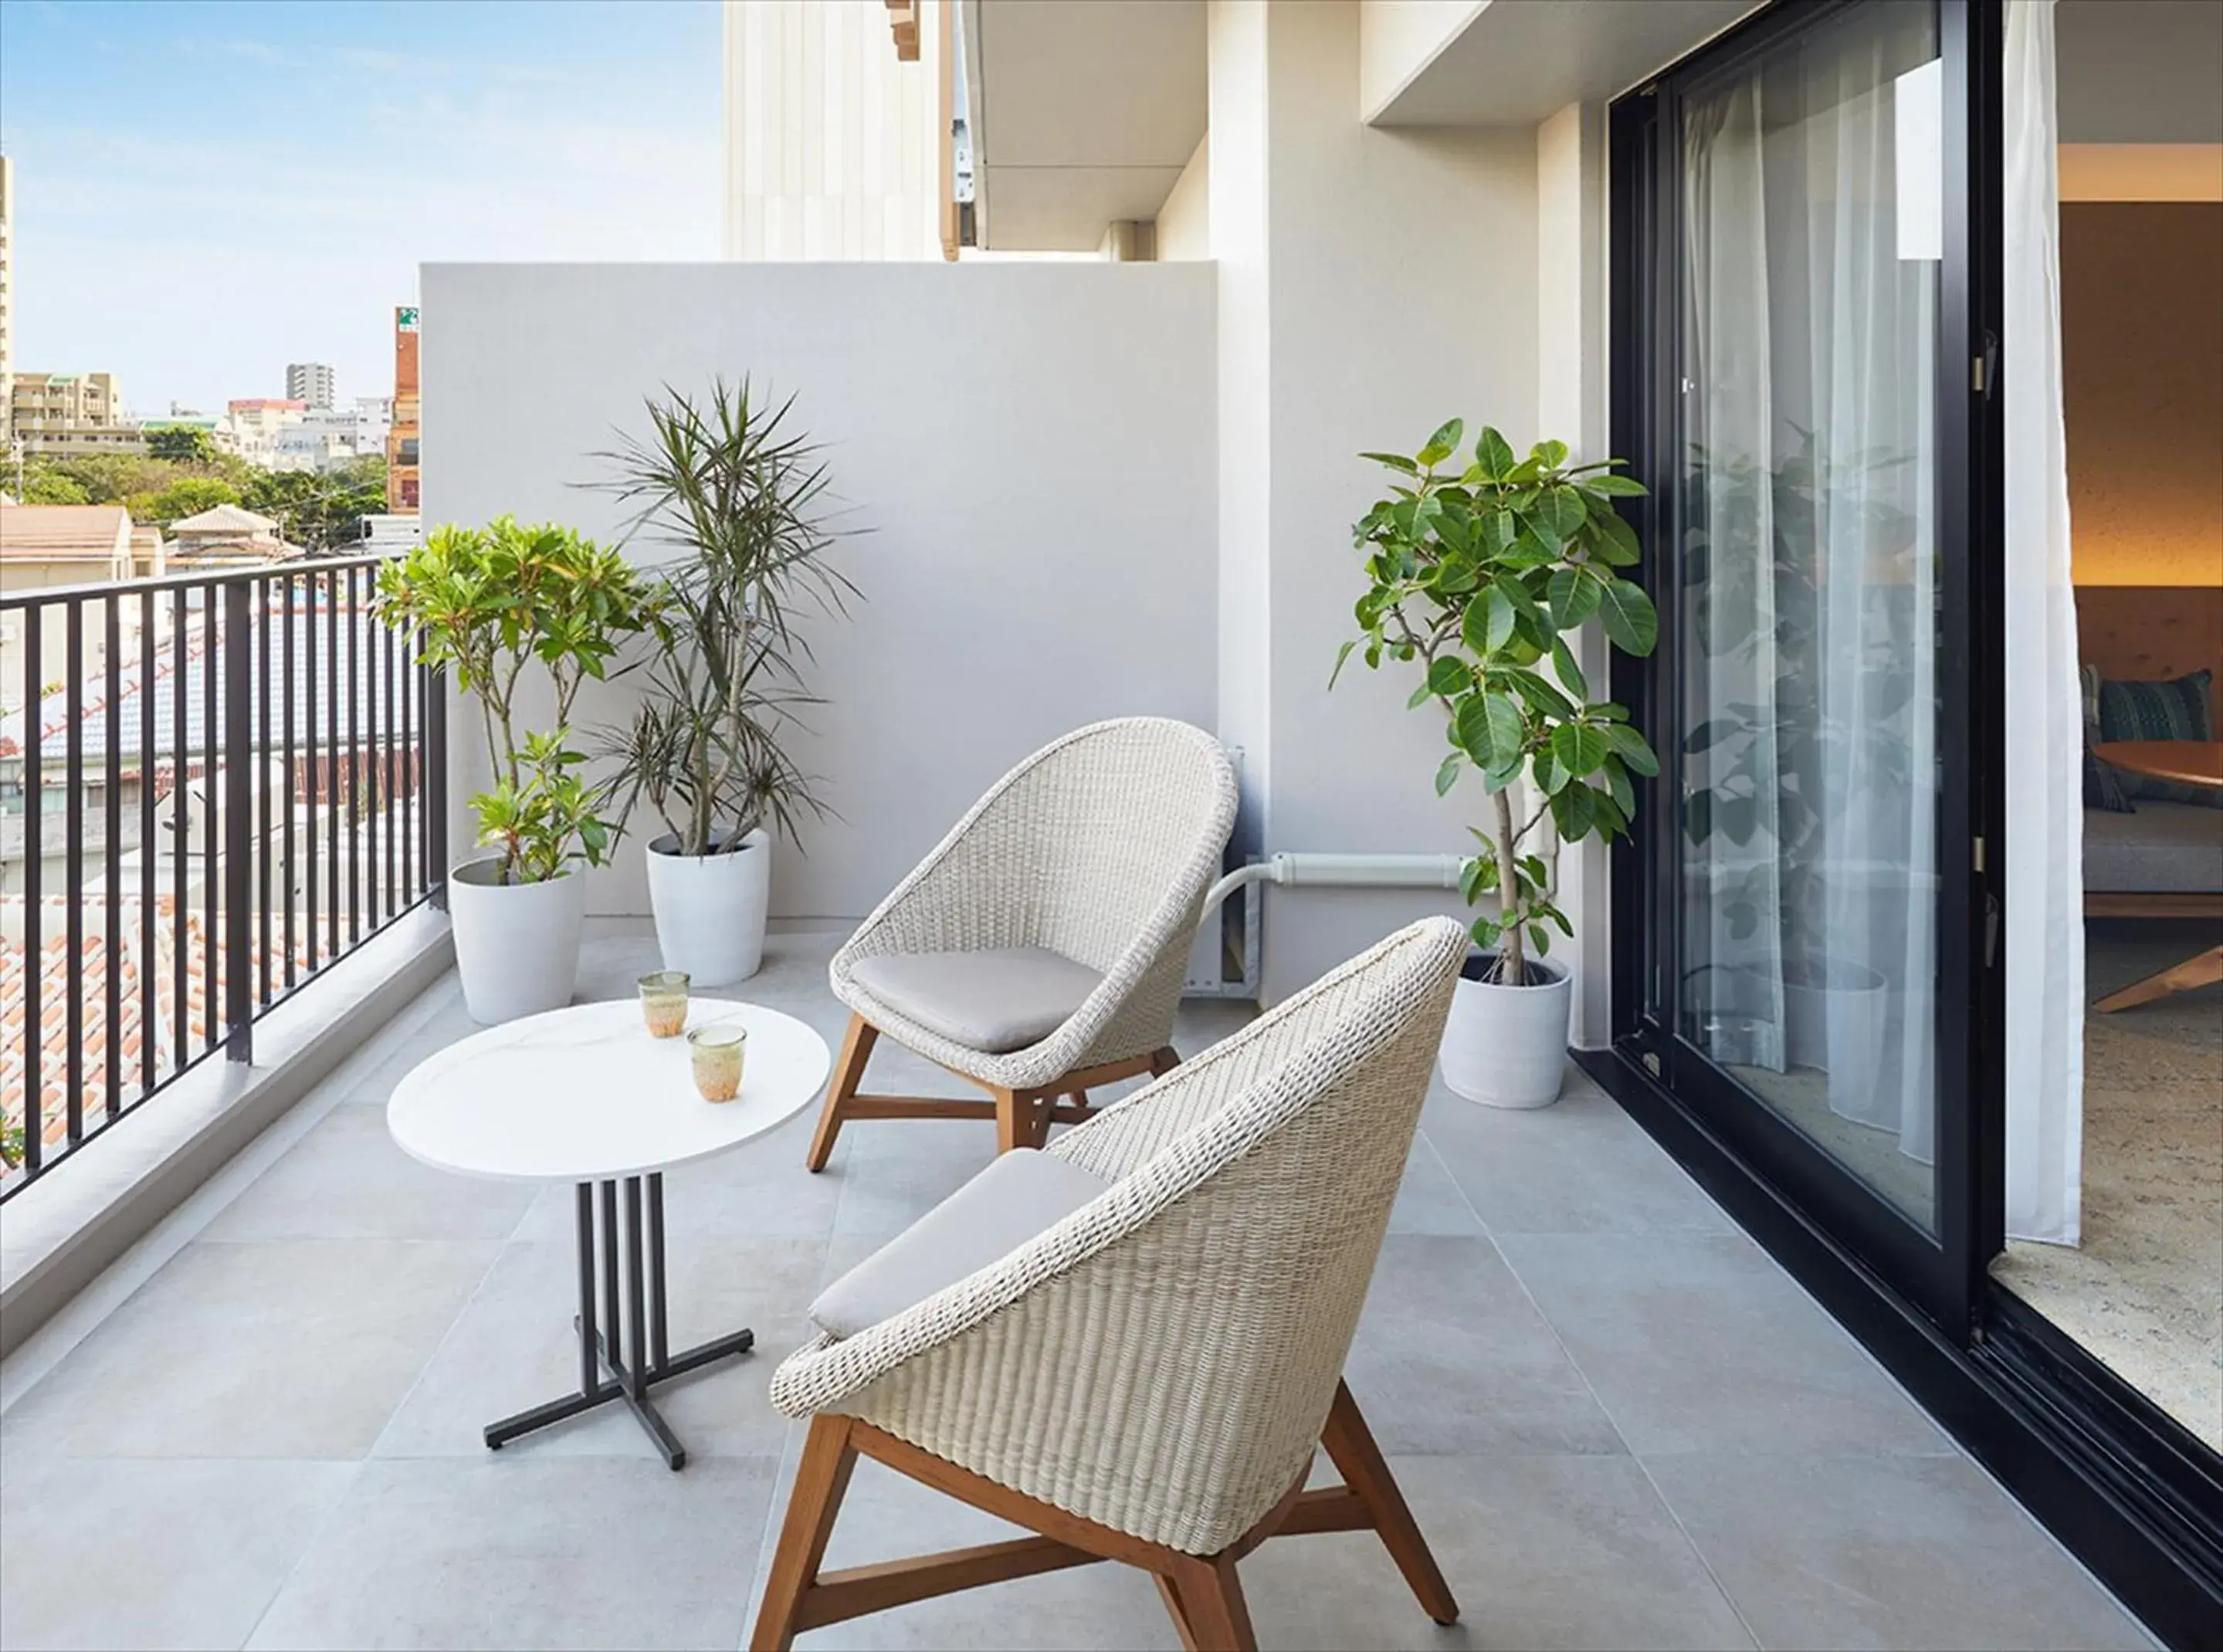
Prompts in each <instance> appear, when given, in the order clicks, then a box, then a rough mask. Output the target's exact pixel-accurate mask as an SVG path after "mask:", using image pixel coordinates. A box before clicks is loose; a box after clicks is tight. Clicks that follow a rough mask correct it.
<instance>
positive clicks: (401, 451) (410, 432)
mask: <svg viewBox="0 0 2223 1652" xmlns="http://www.w3.org/2000/svg"><path fill="white" fill-rule="evenodd" d="M417 416H418V410H417V306H416V305H413V304H405V305H395V306H394V409H393V418H392V423H391V424H389V426H388V427H387V436H386V508H387V512H388V513H389V514H392V515H395V516H414V515H416V514H417V508H418V480H417V442H418V431H417Z"/></svg>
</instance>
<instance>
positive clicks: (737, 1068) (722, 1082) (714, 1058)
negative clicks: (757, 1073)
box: [687, 1022, 749, 1102]
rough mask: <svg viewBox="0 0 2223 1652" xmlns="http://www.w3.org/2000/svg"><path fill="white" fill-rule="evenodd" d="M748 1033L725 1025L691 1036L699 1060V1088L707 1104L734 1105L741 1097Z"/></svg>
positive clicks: (697, 1077)
mask: <svg viewBox="0 0 2223 1652" xmlns="http://www.w3.org/2000/svg"><path fill="white" fill-rule="evenodd" d="M748 1040H749V1033H748V1029H747V1028H746V1027H735V1026H734V1025H733V1024H732V1023H730V1022H722V1023H720V1024H717V1025H715V1026H710V1027H696V1029H695V1030H694V1031H693V1032H691V1033H689V1034H688V1035H687V1042H688V1044H689V1045H690V1046H692V1052H693V1055H694V1059H695V1088H696V1090H700V1091H701V1092H702V1099H703V1100H704V1101H706V1102H730V1101H732V1100H733V1099H734V1096H738V1095H740V1093H741V1056H742V1053H743V1052H744V1051H745V1050H746V1047H747V1045H748Z"/></svg>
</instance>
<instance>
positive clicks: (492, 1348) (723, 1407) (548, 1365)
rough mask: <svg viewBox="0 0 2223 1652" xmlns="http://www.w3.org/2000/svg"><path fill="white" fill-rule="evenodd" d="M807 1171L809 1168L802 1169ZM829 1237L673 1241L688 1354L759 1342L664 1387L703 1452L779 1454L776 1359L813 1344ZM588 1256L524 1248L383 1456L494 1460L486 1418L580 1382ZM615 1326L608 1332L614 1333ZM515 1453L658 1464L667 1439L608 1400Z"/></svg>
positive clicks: (676, 1330)
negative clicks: (773, 1389)
mask: <svg viewBox="0 0 2223 1652" xmlns="http://www.w3.org/2000/svg"><path fill="white" fill-rule="evenodd" d="M795 1173H796V1174H797V1175H800V1174H802V1171H800V1170H797V1171H796V1172H795ZM824 1250H825V1247H824V1245H823V1243H822V1241H815V1240H782V1239H746V1238H735V1237H718V1236H708V1235H697V1236H696V1237H693V1238H690V1239H688V1240H685V1241H677V1240H675V1241H674V1242H673V1243H672V1244H671V1247H670V1257H671V1287H670V1294H671V1348H672V1350H673V1351H674V1352H677V1351H679V1350H681V1349H684V1348H687V1347H692V1346H693V1345H695V1344H696V1343H697V1342H702V1341H709V1340H710V1339H711V1338H713V1337H717V1336H723V1335H727V1334H728V1333H729V1332H733V1331H737V1330H740V1329H742V1328H743V1327H744V1326H746V1327H747V1328H748V1329H751V1330H753V1331H754V1332H755V1333H756V1334H757V1347H756V1349H755V1350H754V1351H753V1352H752V1353H750V1354H742V1355H740V1356H738V1357H736V1358H734V1359H731V1360H720V1361H718V1363H717V1364H715V1365H713V1366H704V1367H703V1368H702V1370H700V1371H698V1372H689V1373H688V1374H687V1375H686V1376H684V1377H681V1378H677V1379H674V1380H672V1381H671V1382H669V1383H665V1384H663V1385H659V1386H658V1388H657V1389H656V1390H655V1398H656V1404H657V1407H658V1410H661V1411H662V1412H663V1413H664V1420H665V1421H666V1422H668V1423H671V1427H672V1429H673V1431H674V1432H675V1433H677V1435H678V1436H679V1439H680V1442H681V1443H682V1444H683V1445H684V1446H685V1447H686V1448H687V1453H688V1456H689V1459H690V1461H691V1460H694V1459H696V1458H697V1457H709V1456H764V1457H777V1456H778V1454H779V1451H780V1446H781V1442H782V1441H783V1439H784V1435H785V1432H786V1429H787V1423H786V1420H785V1419H784V1418H783V1417H781V1416H779V1415H778V1413H777V1412H775V1411H774V1410H772V1409H771V1401H770V1399H769V1398H766V1386H767V1385H768V1384H769V1383H770V1381H771V1372H772V1370H773V1368H774V1367H775V1366H777V1365H778V1363H779V1361H780V1360H783V1359H784V1358H785V1357H786V1356H787V1355H788V1354H790V1353H791V1352H793V1351H794V1350H795V1349H796V1348H797V1347H801V1346H802V1345H803V1342H805V1341H808V1340H809V1336H808V1334H807V1333H806V1331H805V1329H804V1328H803V1317H802V1315H803V1309H804V1308H805V1307H806V1306H808V1305H809V1302H810V1299H811V1297H812V1296H813V1295H815V1294H816V1290H817V1286H818V1278H819V1274H820V1272H821V1271H822V1265H823V1260H824ZM577 1266H578V1265H577V1252H576V1249H575V1248H574V1247H573V1246H571V1245H570V1244H555V1243H551V1244H513V1245H511V1246H510V1247H507V1249H506V1250H505V1251H504V1252H503V1253H502V1257H501V1261H500V1262H498V1263H496V1264H495V1266H494V1270H493V1272H491V1273H489V1274H488V1276H487V1278H486V1282H485V1284H484V1285H482V1287H481V1288H480V1290H479V1291H478V1292H477V1294H476V1295H475V1296H474V1297H472V1298H471V1302H470V1305H469V1307H468V1308H467V1309H465V1310H464V1311H463V1315H462V1316H461V1317H460V1318H459V1319H458V1320H457V1322H456V1326H455V1329H454V1330H453V1331H452V1332H451V1333H450V1335H449V1336H448V1338H447V1339H446V1341H444V1342H443V1343H442V1344H441V1345H440V1348H439V1351H438V1353H437V1354H434V1355H433V1356H432V1358H431V1362H430V1363H429V1364H428V1365H427V1366H425V1373H424V1376H423V1378H422V1379H420V1380H419V1382H418V1384H417V1385H416V1386H415V1388H414V1389H413V1390H412V1391H411V1392H410V1394H409V1396H408V1398H407V1399H406V1401H405V1402H404V1403H403V1404H402V1405H401V1407H400V1411H399V1412H398V1413H397V1414H396V1415H395V1416H394V1421H393V1423H392V1426H390V1427H389V1428H388V1429H387V1430H386V1431H385V1433H384V1434H383V1435H381V1437H380V1438H379V1441H378V1443H377V1447H376V1452H375V1454H376V1455H378V1456H380V1457H443V1456H458V1457H470V1456H484V1455H485V1454H487V1451H486V1445H485V1442H484V1440H483V1437H482V1430H483V1429H484V1428H485V1426H486V1425H487V1424H488V1423H492V1422H495V1421H497V1420H498V1419H500V1418H501V1417H504V1416H510V1415H512V1414H513V1413H515V1412H518V1411H522V1410H526V1409H528V1408H530V1407H532V1406H534V1405H538V1404H541V1403H542V1402H544V1401H546V1400H551V1399H557V1398H562V1397H563V1396H564V1395H565V1394H569V1393H574V1392H576V1391H577V1389H578V1380H579V1343H578V1337H577V1334H576V1332H575V1331H574V1330H573V1329H572V1324H571V1322H572V1316H573V1314H574V1313H575V1311H576V1303H577V1298H578V1286H577V1277H578V1276H577ZM605 1334H607V1328H605ZM502 1454H503V1455H505V1456H515V1457H524V1456H620V1457H633V1458H641V1459H644V1460H645V1459H649V1458H652V1457H653V1456H654V1454H655V1450H654V1448H653V1446H652V1444H651V1443H650V1441H649V1439H648V1436H647V1435H646V1434H645V1432H643V1430H642V1429H641V1427H640V1425H639V1423H636V1422H635V1421H634V1420H633V1416H632V1414H631V1413H630V1412H629V1411H627V1410H626V1409H625V1407H624V1406H622V1405H605V1406H602V1407H600V1408H599V1409H597V1410H594V1411H590V1412H589V1413H587V1414H586V1415H584V1416H579V1417H575V1418H573V1419H571V1420H570V1421H569V1422H565V1423H557V1425H555V1426H554V1427H552V1428H549V1429H542V1430H541V1431H540V1432H538V1433H537V1434H532V1435H526V1437H525V1438H523V1439H521V1440H519V1441H517V1442H514V1443H513V1444H511V1445H508V1446H506V1447H504V1448H503V1450H502Z"/></svg>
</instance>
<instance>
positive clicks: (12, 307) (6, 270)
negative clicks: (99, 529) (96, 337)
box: [0, 155, 16, 441]
mask: <svg viewBox="0 0 2223 1652" xmlns="http://www.w3.org/2000/svg"><path fill="white" fill-rule="evenodd" d="M15 401H16V162H15V160H14V158H13V157H12V156H9V155H0V441H5V440H7V439H8V438H9V433H10V432H11V431H12V430H14V429H15Z"/></svg>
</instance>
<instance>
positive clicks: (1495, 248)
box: [1212, 0, 1539, 1002]
mask: <svg viewBox="0 0 2223 1652" xmlns="http://www.w3.org/2000/svg"><path fill="white" fill-rule="evenodd" d="M1359 14H1360V8H1359V7H1358V6H1357V5H1356V4H1353V3H1318V4H1308V5H1301V6H1279V5H1276V6H1260V5H1258V4H1256V0H1218V3H1216V4H1215V5H1214V7H1213V28H1212V51H1213V60H1212V250H1213V255H1214V257H1215V259H1217V260H1218V261H1219V267H1220V270H1221V293H1220V315H1221V333H1220V341H1219V344H1220V395H1221V410H1220V419H1221V425H1220V428H1221V448H1220V460H1221V478H1220V489H1221V492H1220V514H1221V523H1222V533H1223V537H1222V542H1221V559H1222V560H1221V566H1222V587H1221V591H1222V594H1221V626H1220V634H1221V649H1222V652H1221V661H1220V707H1221V712H1222V716H1223V719H1228V718H1229V717H1230V714H1231V711H1232V712H1235V713H1239V715H1240V718H1241V720H1242V721H1243V723H1244V725H1245V726H1246V727H1247V728H1249V729H1251V730H1255V731H1256V733H1255V734H1252V735H1250V736H1249V737H1247V738H1246V744H1248V743H1249V742H1250V741H1252V740H1261V739H1262V740H1263V762H1261V761H1259V760H1257V759H1255V758H1254V759H1253V760H1252V762H1251V763H1250V765H1249V768H1248V770H1247V772H1248V773H1249V774H1250V776H1251V777H1252V779H1253V780H1254V782H1255V784H1254V790H1255V792H1256V797H1257V801H1258V807H1257V814H1258V820H1257V822H1256V825H1257V829H1258V831H1259V833H1260V838H1261V845H1260V846H1261V847H1263V848H1264V849H1265V850H1268V851H1273V850H1294V851H1383V852H1390V853H1431V854H1436V853H1465V852H1468V851H1470V848H1471V846H1472V843H1471V839H1469V838H1468V837H1467V835H1466V827H1467V825H1468V823H1469V822H1470V820H1479V819H1480V818H1481V808H1482V794H1481V791H1480V789H1479V788H1476V789H1475V790H1474V791H1473V793H1472V794H1471V795H1467V794H1466V793H1465V792H1464V790H1461V791H1458V792H1454V793H1453V794H1452V797H1451V798H1450V799H1448V800H1444V799H1439V798H1438V797H1437V796H1436V795H1435V789H1434V785H1433V780H1434V776H1435V770H1436V766H1437V763H1439V761H1440V759H1441V757H1442V754H1443V751H1444V749H1445V747H1444V736H1443V729H1442V724H1441V719H1440V718H1439V717H1438V716H1436V715H1435V714H1433V713H1429V712H1426V711H1417V712H1408V711H1407V710H1406V709H1405V700H1406V697H1407V694H1409V693H1410V692H1411V690H1412V688H1413V686H1414V682H1413V679H1412V677H1411V675H1410V674H1409V672H1408V671H1407V670H1406V669H1400V668H1396V667H1394V666H1393V667H1390V668H1388V669H1384V670H1383V671H1382V672H1380V673H1378V674H1370V673H1368V672H1367V671H1366V670H1364V669H1363V667H1362V666H1360V665H1358V664H1357V663H1354V664H1353V665H1352V667H1351V669H1349V670H1347V671H1346V672H1345V675H1344V677H1343V680H1342V682H1341V683H1340V684H1339V685H1338V687H1337V688H1336V689H1335V690H1334V692H1333V693H1332V694H1331V693H1330V692H1329V690H1328V673H1329V670H1330V669H1331V668H1332V665H1333V664H1334V661H1335V656H1336V650H1337V649H1338V647H1339V646H1340V644H1342V642H1343V640H1344V639H1345V638H1347V637H1349V636H1350V635H1351V631H1352V622H1351V604H1352V603H1353V602H1354V601H1355V600H1357V597H1358V595H1359V594H1360V593H1361V591H1362V590H1363V588H1364V582H1363V575H1362V574H1361V571H1360V559H1359V557H1358V556H1357V553H1356V551H1355V550H1353V548H1352V546H1351V524H1352V522H1354V521H1355V520H1356V519H1357V518H1358V517H1359V516H1360V515H1361V514H1362V513H1363V512H1364V510H1365V509H1366V506H1368V504H1369V503H1370V501H1371V500H1373V499H1375V498H1376V497H1377V496H1378V494H1379V493H1380V492H1381V491H1382V481H1383V477H1382V473H1381V472H1380V471H1379V470H1378V469H1377V468H1376V467H1375V466H1373V465H1371V464H1370V463H1368V462H1366V461H1364V460H1362V459H1360V458H1358V457H1357V455H1358V453H1359V451H1360V450H1361V449H1368V448H1391V449H1395V448H1402V449H1405V450H1406V451H1407V452H1409V451H1411V450H1413V449H1416V448H1418V447H1419V446H1420V444H1421V443H1423V442H1425V441H1426V439H1427V437H1428V434H1429V432H1430V431H1432V430H1434V428H1435V427H1436V425H1437V424H1439V423H1441V422H1442V421H1443V420H1444V419H1445V418H1451V417H1452V416H1453V415H1458V416H1462V417H1464V418H1465V419H1466V420H1467V421H1468V425H1469V428H1470V429H1475V428H1478V427H1479V426H1480V425H1481V424H1483V423H1489V424H1496V425H1497V426H1499V427H1500V428H1501V429H1502V430H1504V431H1505V433H1506V434H1507V436H1508V437H1510V438H1511V439H1512V440H1514V441H1515V442H1519V443H1527V442H1530V441H1533V440H1534V439H1535V437H1536V436H1537V435H1538V434H1539V432H1538V430H1537V428H1536V423H1537V409H1536V396H1537V381H1538V369H1537V347H1536V282H1537V274H1538V264H1537V253H1536V217H1535V213H1536V158H1535V157H1536V149H1535V138H1534V135H1533V132H1531V131H1529V130H1527V129H1489V130H1483V129H1468V130H1460V131H1452V130H1394V131H1391V130H1382V129H1375V128H1370V127H1368V126H1365V125H1363V123H1362V122H1360V120H1359V118H1358V115H1357V103H1358V79H1359V68H1360V52H1359V47H1360V28H1359V24H1360V15H1359ZM1238 155H1239V156H1243V157H1244V160H1243V161H1242V162H1241V167H1242V169H1243V170H1242V171H1241V172H1239V171H1238V164H1237V159H1236V158H1237V156H1238ZM1246 172H1247V173H1255V174H1256V175H1257V176H1260V177H1262V178H1263V197H1262V198H1259V199H1258V200H1257V201H1256V202H1255V203H1254V202H1252V201H1251V200H1250V192H1249V190H1248V189H1246V187H1245V185H1244V173H1246ZM1246 207H1248V209H1249V217H1248V218H1247V219H1246V218H1245V217H1244V210H1245V208H1246ZM1254 267H1255V273H1254ZM1246 283H1247V284H1249V286H1251V287H1255V289H1256V292H1251V293H1246V292H1245V287H1244V284H1246ZM1258 293H1263V305H1262V304H1261V303H1260V302H1259V301H1258V298H1257V296H1256V294H1258ZM1238 501H1240V502H1239V503H1238ZM1238 602H1244V603H1252V604H1256V605H1257V606H1256V613H1255V617H1254V616H1253V615H1252V614H1250V613H1249V612H1245V611H1244V609H1241V608H1238V607H1237V606H1236V605H1237V603H1238ZM1433 910H1445V911H1452V912H1455V913H1463V912H1464V908H1463V907H1461V905H1460V904H1459V902H1458V897H1457V895H1456V894H1451V895H1443V894H1436V893H1429V892H1422V891H1381V890H1370V891H1363V892H1348V893H1346V892H1337V891H1319V890H1307V889H1288V890H1279V889H1277V890H1275V891H1274V892H1273V893H1272V894H1271V895H1269V897H1268V907H1267V915H1266V926H1265V939H1266V948H1265V970H1264V980H1263V987H1264V994H1265V996H1266V999H1267V1001H1268V1002H1273V1001H1274V1000H1275V999H1277V998H1280V997H1282V996H1287V995H1288V993H1289V992H1291V991H1293V990H1294V989H1296V988H1297V987H1299V986H1301V985H1303V984H1304V983H1306V982H1307V981H1309V980H1311V979H1313V977H1315V976H1317V975H1318V974H1319V973H1320V971H1322V970H1325V969H1326V968H1327V967H1329V966H1330V965H1331V964H1334V963H1336V962H1338V961H1339V960H1340V959H1342V958H1345V957H1347V956H1349V955H1350V954H1351V952H1355V951H1357V950H1358V949H1359V948H1360V947H1362V946H1363V945H1368V944H1370V942H1372V941H1374V940H1376V939H1380V938H1381V936H1382V934H1383V933H1387V932H1388V931H1389V929H1391V928H1393V927H1395V926H1396V925H1397V924H1399V923H1401V922H1403V921H1406V920H1409V919H1410V918H1413V917H1415V916H1418V915H1420V914H1422V913H1425V912H1428V911H1433Z"/></svg>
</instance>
